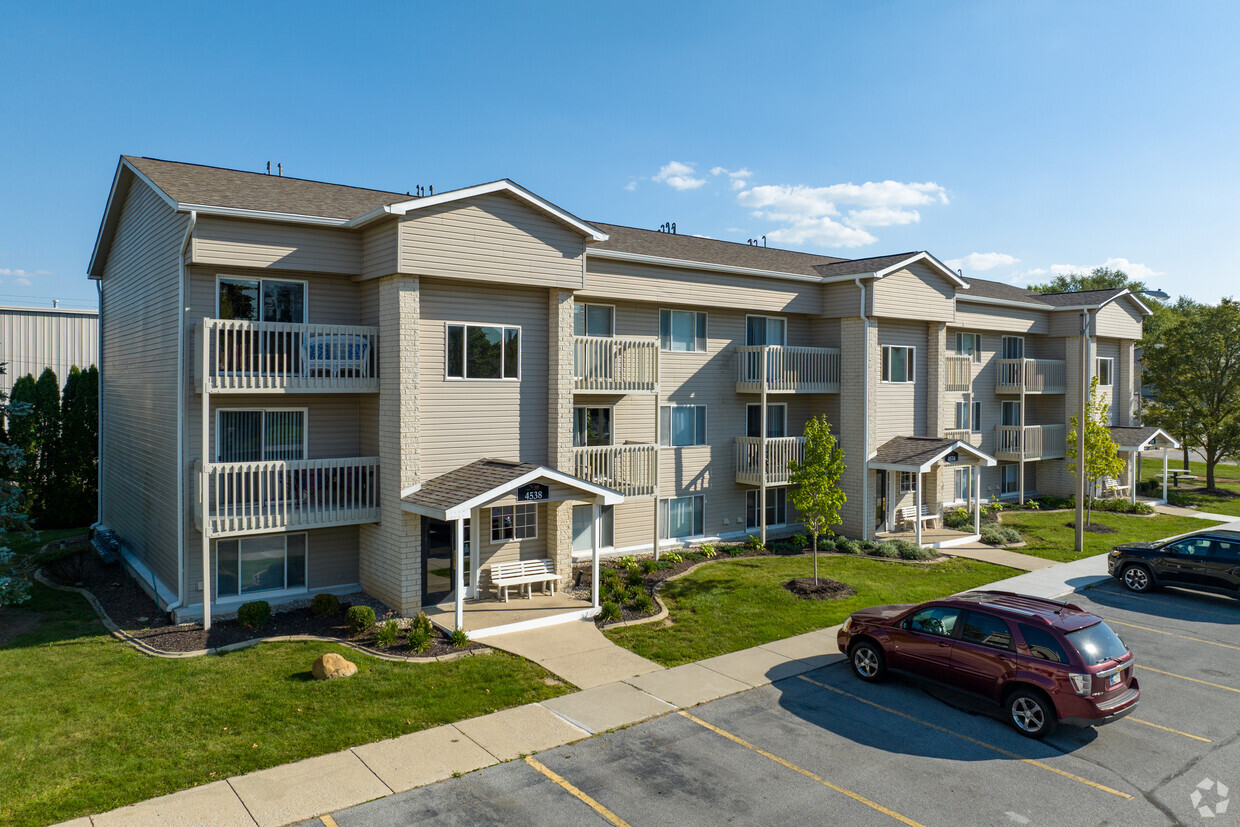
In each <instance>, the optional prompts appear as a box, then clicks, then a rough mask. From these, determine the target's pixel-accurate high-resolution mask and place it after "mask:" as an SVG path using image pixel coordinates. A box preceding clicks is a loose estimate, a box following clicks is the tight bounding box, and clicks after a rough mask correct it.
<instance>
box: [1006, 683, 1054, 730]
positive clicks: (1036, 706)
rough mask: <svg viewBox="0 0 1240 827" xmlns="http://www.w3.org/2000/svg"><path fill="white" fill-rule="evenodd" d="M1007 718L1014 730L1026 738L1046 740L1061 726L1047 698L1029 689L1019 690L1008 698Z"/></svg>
mask: <svg viewBox="0 0 1240 827" xmlns="http://www.w3.org/2000/svg"><path fill="white" fill-rule="evenodd" d="M1007 716H1008V723H1010V724H1011V725H1012V728H1013V729H1015V730H1016V731H1017V732H1019V733H1020V734H1021V735H1024V736H1025V737H1026V738H1038V739H1041V738H1045V737H1046V736H1047V735H1050V734H1051V733H1052V732H1054V731H1055V727H1056V726H1057V725H1058V724H1059V719H1058V718H1057V717H1056V716H1055V707H1054V706H1053V705H1052V704H1051V702H1050V701H1048V700H1047V699H1046V696H1045V695H1043V694H1042V693H1040V692H1034V691H1033V690H1029V689H1017V690H1016V691H1015V692H1013V693H1012V694H1011V695H1009V696H1008V699H1007Z"/></svg>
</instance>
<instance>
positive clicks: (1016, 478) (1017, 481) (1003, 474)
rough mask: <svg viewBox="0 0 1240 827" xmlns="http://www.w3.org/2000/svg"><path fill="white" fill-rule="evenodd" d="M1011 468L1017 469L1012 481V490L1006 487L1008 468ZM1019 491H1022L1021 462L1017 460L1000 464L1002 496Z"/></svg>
mask: <svg viewBox="0 0 1240 827" xmlns="http://www.w3.org/2000/svg"><path fill="white" fill-rule="evenodd" d="M1009 468H1012V469H1015V473H1014V474H1013V477H1014V480H1013V482H1012V489H1011V490H1010V491H1009V490H1007V489H1006V488H1005V486H1007V484H1008V481H1007V470H1008V469H1009ZM1019 492H1020V463H1017V462H1004V463H1000V464H999V494H1000V495H1001V496H1005V497H1006V496H1008V495H1010V494H1016V493H1019Z"/></svg>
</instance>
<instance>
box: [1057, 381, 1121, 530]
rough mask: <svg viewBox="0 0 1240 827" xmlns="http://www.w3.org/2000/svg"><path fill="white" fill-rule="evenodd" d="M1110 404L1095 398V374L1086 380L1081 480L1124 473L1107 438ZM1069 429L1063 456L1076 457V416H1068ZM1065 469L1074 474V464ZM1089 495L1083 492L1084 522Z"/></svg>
mask: <svg viewBox="0 0 1240 827" xmlns="http://www.w3.org/2000/svg"><path fill="white" fill-rule="evenodd" d="M1110 412H1111V406H1110V405H1108V404H1107V403H1105V402H1103V401H1102V400H1101V399H1099V398H1098V377H1097V376H1095V377H1094V378H1093V379H1092V380H1091V381H1090V383H1089V397H1088V398H1087V399H1086V400H1085V479H1086V481H1089V480H1096V479H1098V478H1099V477H1118V476H1119V475H1120V474H1122V473H1123V472H1124V461H1123V460H1122V459H1120V458H1119V446H1118V445H1116V444H1115V440H1113V439H1111V432H1110V431H1109V430H1107V426H1106V424H1105V423H1106V421H1107V415H1108V414H1110ZM1071 422H1072V430H1071V431H1069V432H1068V451H1067V457H1068V459H1070V460H1075V459H1076V450H1077V428H1078V423H1077V417H1076V416H1075V415H1073V417H1072V420H1071ZM1068 470H1069V471H1071V472H1072V474H1073V476H1075V475H1076V463H1075V462H1071V463H1069V464H1068ZM1092 506H1093V497H1092V496H1090V494H1089V492H1088V491H1086V494H1085V525H1089V521H1090V519H1091V517H1092V512H1093V508H1092Z"/></svg>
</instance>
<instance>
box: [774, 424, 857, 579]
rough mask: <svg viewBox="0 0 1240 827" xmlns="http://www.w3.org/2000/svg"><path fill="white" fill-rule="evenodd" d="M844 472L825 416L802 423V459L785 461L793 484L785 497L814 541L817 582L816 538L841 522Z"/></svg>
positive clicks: (830, 531)
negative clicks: (799, 460)
mask: <svg viewBox="0 0 1240 827" xmlns="http://www.w3.org/2000/svg"><path fill="white" fill-rule="evenodd" d="M843 474H844V449H843V448H841V447H840V446H839V444H838V443H837V442H836V439H835V435H834V434H832V433H831V423H830V422H828V421H827V418H826V417H825V416H823V417H817V416H816V417H814V418H813V419H811V420H810V421H809V422H807V423H805V459H804V461H802V462H797V461H796V460H792V461H791V462H789V463H788V482H789V484H790V485H792V486H793V488H792V489H791V493H790V494H789V495H788V498H789V499H790V500H792V504H793V505H794V506H795V507H796V509H797V511H798V512H799V514H800V518H801V524H802V525H804V526H805V527H806V528H807V529H809V533H810V537H812V538H813V543H814V582H815V583H817V582H818V537H819V535H821V534H826V535H827V536H830V535H831V534H832V533H833V530H832V526H837V525H839V524H840V522H841V518H840V507H841V506H843V505H844V503H845V502H846V501H847V500H848V495H847V494H845V493H844V489H843V488H841V487H840V477H841V476H843Z"/></svg>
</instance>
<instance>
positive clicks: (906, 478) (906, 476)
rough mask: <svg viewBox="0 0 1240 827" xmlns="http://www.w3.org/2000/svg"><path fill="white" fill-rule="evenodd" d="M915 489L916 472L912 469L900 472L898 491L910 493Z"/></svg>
mask: <svg viewBox="0 0 1240 827" xmlns="http://www.w3.org/2000/svg"><path fill="white" fill-rule="evenodd" d="M916 490H917V474H915V473H914V472H912V471H901V472H900V493H901V494H911V493H913V492H914V491H916Z"/></svg>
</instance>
